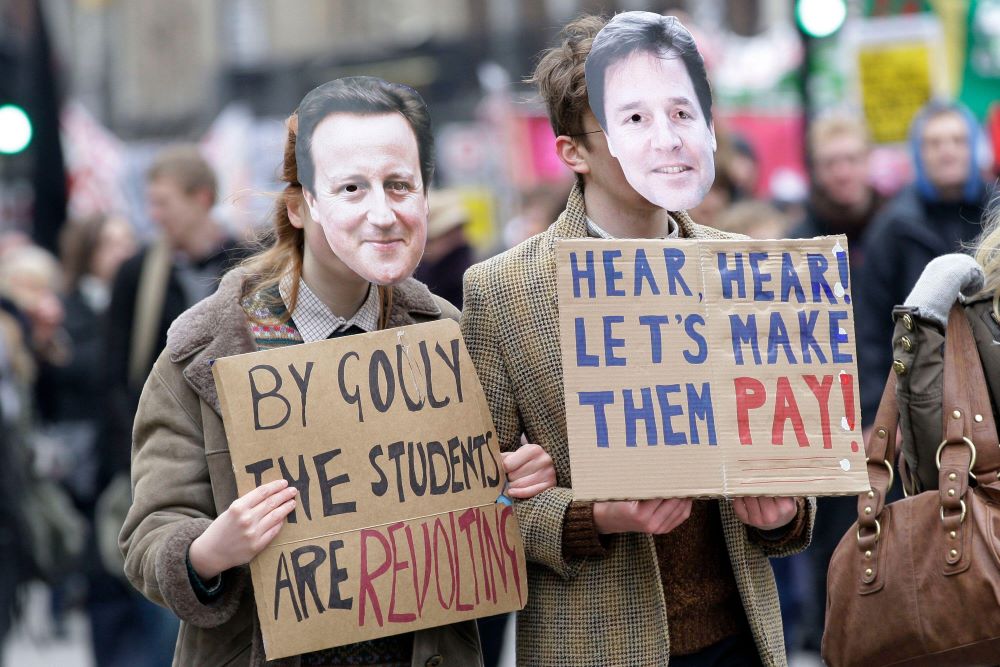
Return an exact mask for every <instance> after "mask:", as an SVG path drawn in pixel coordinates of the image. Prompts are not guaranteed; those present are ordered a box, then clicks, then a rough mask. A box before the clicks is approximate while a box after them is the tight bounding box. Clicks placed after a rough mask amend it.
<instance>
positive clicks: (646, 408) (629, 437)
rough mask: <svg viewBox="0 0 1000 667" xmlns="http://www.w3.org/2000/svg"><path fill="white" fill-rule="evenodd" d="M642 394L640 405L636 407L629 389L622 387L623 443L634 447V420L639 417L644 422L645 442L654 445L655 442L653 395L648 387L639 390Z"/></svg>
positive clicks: (637, 419)
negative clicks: (623, 412)
mask: <svg viewBox="0 0 1000 667" xmlns="http://www.w3.org/2000/svg"><path fill="white" fill-rule="evenodd" d="M639 393H640V395H641V396H642V405H641V406H640V407H636V405H635V399H633V398H632V390H631V389H623V390H622V397H623V398H624V400H625V445H626V446H628V447H635V445H636V439H635V428H636V422H637V421H639V420H640V419H641V420H642V421H643V422H645V424H646V444H647V445H655V444H657V442H656V415H655V414H654V413H653V396H652V392H650V390H649V387H643V388H642V389H640V390H639Z"/></svg>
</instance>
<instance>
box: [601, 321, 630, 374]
mask: <svg viewBox="0 0 1000 667" xmlns="http://www.w3.org/2000/svg"><path fill="white" fill-rule="evenodd" d="M601 319H603V320H604V363H605V365H607V366H624V365H625V359H624V357H616V356H615V352H614V350H615V348H618V347H625V339H624V338H617V337H616V336H615V335H614V333H613V332H612V331H611V327H612V326H614V325H615V324H621V323H622V322H624V321H625V318H624V317H622V316H621V315H605V316H604V317H603V318H601Z"/></svg>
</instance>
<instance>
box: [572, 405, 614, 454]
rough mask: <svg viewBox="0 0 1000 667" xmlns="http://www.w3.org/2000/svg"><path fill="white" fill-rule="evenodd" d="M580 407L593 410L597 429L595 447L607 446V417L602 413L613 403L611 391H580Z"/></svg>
mask: <svg viewBox="0 0 1000 667" xmlns="http://www.w3.org/2000/svg"><path fill="white" fill-rule="evenodd" d="M579 399H580V405H591V406H593V408H594V425H595V427H596V429H597V446H598V447H607V446H608V417H607V415H606V414H605V412H604V408H605V406H608V405H612V404H614V402H615V393H614V392H613V391H581V392H580V393H579Z"/></svg>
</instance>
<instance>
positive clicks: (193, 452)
mask: <svg viewBox="0 0 1000 667" xmlns="http://www.w3.org/2000/svg"><path fill="white" fill-rule="evenodd" d="M199 401H200V399H199V398H198V397H197V396H196V395H195V394H194V392H193V391H192V390H191V389H189V388H188V387H187V384H186V383H185V382H184V379H183V377H182V375H181V370H180V368H178V367H177V366H176V365H175V364H173V363H171V362H170V360H169V358H167V353H166V352H164V353H163V354H161V355H160V358H159V359H158V360H157V362H156V365H155V366H154V367H153V371H152V373H151V374H150V376H149V379H148V380H147V381H146V386H145V388H144V389H143V392H142V398H141V399H140V401H139V411H138V413H137V415H136V420H135V429H134V435H133V450H132V506H131V507H130V508H129V512H128V516H127V518H126V519H125V525H124V526H123V527H122V532H121V535H120V536H119V546H120V547H121V549H122V553H123V554H124V556H125V574H126V576H127V577H128V579H129V581H130V582H131V583H132V585H133V586H135V587H136V588H137V589H138V590H139V591H140V592H141V593H142V594H143V595H145V596H146V597H147V598H149V599H150V600H152V601H153V602H156V603H158V604H161V605H164V606H166V607H168V608H170V609H171V610H172V611H173V612H174V613H175V614H177V616H178V617H179V618H180V619H181V620H182V621H185V622H187V623H191V624H193V625H195V626H198V627H204V628H211V627H216V626H218V625H221V624H223V623H225V622H226V621H228V620H229V619H230V618H232V617H233V615H234V614H235V613H236V611H237V609H238V608H239V605H240V600H241V598H242V596H243V591H244V590H245V588H246V579H247V577H248V570H247V568H246V567H242V568H234V569H232V570H229V571H227V572H225V573H223V582H222V589H221V592H220V594H219V595H218V596H217V597H214V598H213V599H212V600H211V601H210V602H209V603H207V604H205V603H202V602H201V601H200V600H199V599H198V595H197V594H196V592H195V589H194V587H193V585H192V582H191V580H190V578H189V574H188V566H187V554H188V548H189V547H190V545H191V542H193V541H194V540H195V538H197V537H198V536H199V535H201V534H202V533H203V532H204V531H205V529H206V528H208V526H209V525H210V524H211V523H212V520H213V519H214V518H215V516H216V510H215V502H214V496H213V493H212V483H211V478H210V477H209V472H208V464H207V461H206V458H205V444H204V435H203V432H202V425H201V416H200V415H201V412H200V404H199Z"/></svg>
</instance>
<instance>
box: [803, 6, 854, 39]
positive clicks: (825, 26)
mask: <svg viewBox="0 0 1000 667" xmlns="http://www.w3.org/2000/svg"><path fill="white" fill-rule="evenodd" d="M795 18H796V19H797V20H798V22H799V27H800V28H802V32H803V33H805V34H806V36H808V37H816V38H822V37H829V36H830V35H832V34H833V33H835V32H837V31H838V30H840V27H841V26H842V25H844V20H845V19H846V18H847V4H846V3H845V2H844V0H796V2H795Z"/></svg>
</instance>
